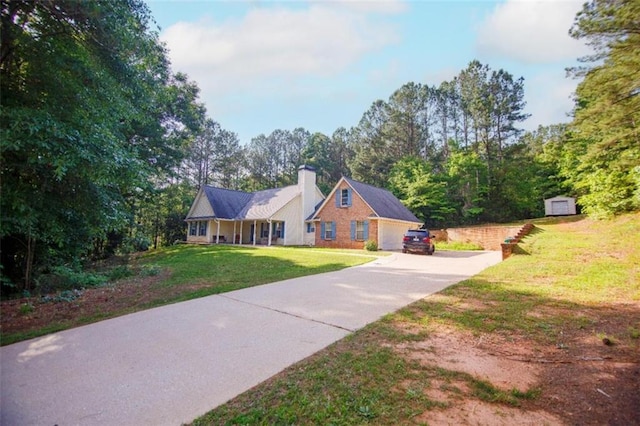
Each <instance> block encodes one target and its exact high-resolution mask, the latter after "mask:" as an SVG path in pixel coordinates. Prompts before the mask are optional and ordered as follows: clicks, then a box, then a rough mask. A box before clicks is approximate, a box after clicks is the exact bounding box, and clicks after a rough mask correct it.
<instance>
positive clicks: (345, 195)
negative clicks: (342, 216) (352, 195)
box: [340, 189, 349, 207]
mask: <svg viewBox="0 0 640 426" xmlns="http://www.w3.org/2000/svg"><path fill="white" fill-rule="evenodd" d="M340 205H341V206H343V207H345V206H348V205H349V190H348V189H342V190H340Z"/></svg>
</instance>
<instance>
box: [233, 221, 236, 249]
mask: <svg viewBox="0 0 640 426" xmlns="http://www.w3.org/2000/svg"><path fill="white" fill-rule="evenodd" d="M235 243H236V221H235V220H234V221H233V244H235Z"/></svg>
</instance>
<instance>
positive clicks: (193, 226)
mask: <svg viewBox="0 0 640 426" xmlns="http://www.w3.org/2000/svg"><path fill="white" fill-rule="evenodd" d="M196 235H198V222H189V236H192V237H195V236H196Z"/></svg>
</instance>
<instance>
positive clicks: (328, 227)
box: [323, 222, 334, 240]
mask: <svg viewBox="0 0 640 426" xmlns="http://www.w3.org/2000/svg"><path fill="white" fill-rule="evenodd" d="M323 237H324V239H325V240H333V239H334V235H333V222H325V223H324V236H323Z"/></svg>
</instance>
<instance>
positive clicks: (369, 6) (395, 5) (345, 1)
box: [312, 0, 409, 14]
mask: <svg viewBox="0 0 640 426" xmlns="http://www.w3.org/2000/svg"><path fill="white" fill-rule="evenodd" d="M312 1H314V2H315V3H320V4H321V3H325V4H326V3H327V0H312ZM332 3H334V4H336V5H340V6H342V7H345V8H348V9H351V10H354V11H356V12H359V13H382V14H395V13H403V12H406V11H407V9H408V7H409V5H408V3H407V2H406V1H404V0H335V1H333V2H332Z"/></svg>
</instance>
